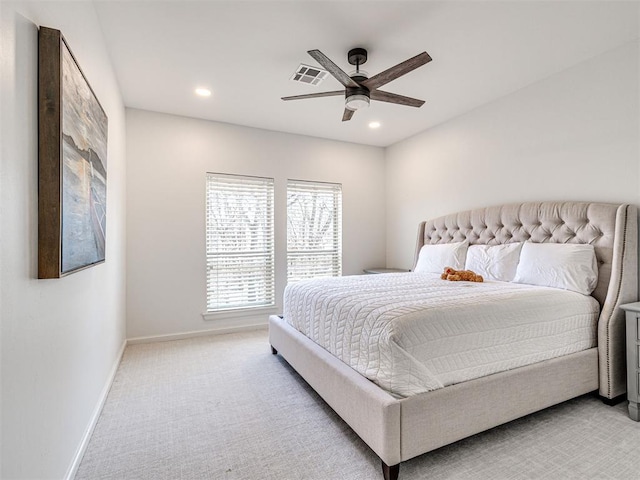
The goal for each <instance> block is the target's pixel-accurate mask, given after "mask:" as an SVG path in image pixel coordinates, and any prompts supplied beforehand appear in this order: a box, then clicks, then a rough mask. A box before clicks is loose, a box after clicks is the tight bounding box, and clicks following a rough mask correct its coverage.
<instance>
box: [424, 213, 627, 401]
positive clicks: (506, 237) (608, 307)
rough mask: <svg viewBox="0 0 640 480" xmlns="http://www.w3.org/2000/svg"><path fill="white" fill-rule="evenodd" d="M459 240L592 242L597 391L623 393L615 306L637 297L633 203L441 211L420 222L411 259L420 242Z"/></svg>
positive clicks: (619, 316)
mask: <svg viewBox="0 0 640 480" xmlns="http://www.w3.org/2000/svg"><path fill="white" fill-rule="evenodd" d="M464 240H467V241H468V242H469V243H470V244H471V245H477V244H480V245H498V244H503V243H512V242H524V241H530V242H536V243H544V242H552V243H590V244H592V245H593V246H594V247H595V252H596V258H597V261H598V285H597V286H596V289H595V290H594V292H593V294H592V295H593V297H595V298H596V299H597V300H598V302H600V305H601V307H602V308H601V312H600V319H599V321H598V354H599V362H600V395H602V396H604V397H606V398H614V397H616V396H618V395H621V394H623V393H624V392H625V391H626V376H625V375H626V369H625V347H624V341H625V340H624V331H625V327H624V314H623V312H622V311H621V310H620V309H619V308H618V307H619V306H620V305H621V304H623V303H628V302H634V301H636V300H637V298H638V278H637V277H638V266H637V256H638V253H637V250H638V231H637V209H636V207H635V206H633V205H626V204H622V205H620V204H607V203H587V202H531V203H514V204H509V205H500V206H495V207H487V208H481V209H476V210H468V211H466V212H459V213H454V214H450V215H445V216H443V217H439V218H436V219H434V220H428V221H426V222H422V223H421V224H420V226H419V228H418V242H417V247H416V256H415V262H417V259H418V253H419V252H420V249H421V248H422V246H423V245H424V244H438V243H451V242H462V241H464ZM415 262H414V266H415Z"/></svg>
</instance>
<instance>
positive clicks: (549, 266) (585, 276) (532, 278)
mask: <svg viewBox="0 0 640 480" xmlns="http://www.w3.org/2000/svg"><path fill="white" fill-rule="evenodd" d="M513 281H514V282H515V283H528V284H531V285H541V286H546V287H555V288H562V289H564V290H572V291H574V292H578V293H582V294H583V295H590V294H591V292H593V290H594V289H595V288H596V285H597V283H598V265H597V263H596V252H595V250H594V248H593V245H588V244H573V243H531V242H525V244H524V245H523V246H522V251H521V252H520V263H519V264H518V269H517V271H516V276H515V278H514V279H513Z"/></svg>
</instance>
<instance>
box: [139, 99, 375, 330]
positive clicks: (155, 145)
mask: <svg viewBox="0 0 640 480" xmlns="http://www.w3.org/2000/svg"><path fill="white" fill-rule="evenodd" d="M213 103H214V105H213V107H212V108H215V99H214V100H213ZM127 162H128V166H127V292H128V295H127V332H128V337H129V338H132V337H134V338H135V337H146V336H155V335H169V334H175V333H182V332H189V331H202V330H214V329H219V328H231V327H236V326H241V325H247V324H257V323H266V321H267V315H266V314H264V313H261V314H260V315H259V316H257V317H246V316H245V317H242V318H230V319H229V318H221V319H217V320H203V318H202V316H201V314H202V313H203V312H204V311H205V310H206V297H205V294H206V292H205V244H204V241H205V173H206V172H218V173H233V174H245V175H257V176H265V177H273V178H275V186H276V194H275V195H276V197H275V201H276V293H277V295H276V298H277V299H278V310H279V311H281V306H280V303H281V297H282V291H283V289H284V282H286V255H285V254H286V223H285V222H286V181H287V179H288V178H292V179H298V180H317V181H324V182H337V183H342V187H343V258H344V261H343V273H344V274H345V275H349V274H357V273H362V269H363V268H366V267H373V266H379V265H384V263H385V234H384V226H385V216H384V208H385V201H384V197H385V193H384V151H383V150H382V149H380V148H376V147H366V146H361V145H355V144H350V143H343V142H336V141H329V140H321V139H317V138H311V137H304V136H299V135H290V134H285V133H276V132H270V131H266V130H259V129H253V128H247V127H239V126H234V125H228V124H223V123H216V122H209V121H204V120H196V119H190V118H185V117H178V116H172V115H165V114H159V113H152V112H147V111H142V110H130V109H127Z"/></svg>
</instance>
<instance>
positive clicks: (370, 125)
mask: <svg viewBox="0 0 640 480" xmlns="http://www.w3.org/2000/svg"><path fill="white" fill-rule="evenodd" d="M369 128H380V122H371V123H370V124H369Z"/></svg>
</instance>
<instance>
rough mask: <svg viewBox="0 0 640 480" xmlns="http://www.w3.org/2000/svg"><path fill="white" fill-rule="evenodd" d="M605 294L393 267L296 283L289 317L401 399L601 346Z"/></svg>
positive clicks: (288, 297)
mask: <svg viewBox="0 0 640 480" xmlns="http://www.w3.org/2000/svg"><path fill="white" fill-rule="evenodd" d="M598 315H599V305H598V302H597V301H596V300H595V299H594V298H592V297H588V296H584V295H580V294H578V293H574V292H569V291H564V290H558V289H553V288H547V287H535V286H530V285H520V284H514V283H505V282H485V283H471V282H448V281H444V280H440V278H439V276H438V275H434V274H426V273H424V274H420V273H391V274H381V275H359V276H352V277H339V278H329V279H319V280H307V281H301V282H297V283H294V284H290V285H288V286H287V288H286V290H285V295H284V319H285V320H286V321H287V322H288V323H289V324H291V325H292V326H293V327H294V328H296V329H297V330H299V331H300V332H302V333H303V334H304V335H306V336H307V337H309V338H311V339H312V340H313V341H315V342H316V343H318V344H319V345H321V346H322V347H324V348H325V349H327V350H328V351H329V352H331V353H332V354H333V355H335V356H336V357H338V358H339V359H340V360H342V361H343V362H345V363H346V364H348V365H350V366H351V367H352V368H354V369H355V370H356V371H358V372H359V373H361V374H362V375H364V376H365V377H367V378H368V379H370V380H372V381H373V382H375V383H376V384H378V385H379V386H380V387H382V388H384V389H385V390H387V391H388V392H390V393H391V394H392V395H394V396H396V397H407V396H410V395H415V394H418V393H422V392H426V391H429V390H435V389H437V388H442V387H444V386H446V385H451V384H454V383H459V382H463V381H465V380H471V379H473V378H478V377H482V376H485V375H490V374H492V373H496V372H501V371H505V370H509V369H512V368H516V367H520V366H523V365H529V364H532V363H536V362H540V361H542V360H547V359H549V358H554V357H559V356H562V355H567V354H570V353H575V352H578V351H581V350H585V349H588V348H591V347H594V346H595V345H596V326H597V319H598Z"/></svg>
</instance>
